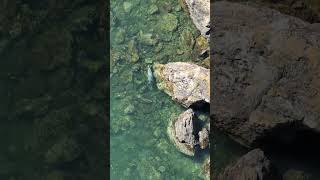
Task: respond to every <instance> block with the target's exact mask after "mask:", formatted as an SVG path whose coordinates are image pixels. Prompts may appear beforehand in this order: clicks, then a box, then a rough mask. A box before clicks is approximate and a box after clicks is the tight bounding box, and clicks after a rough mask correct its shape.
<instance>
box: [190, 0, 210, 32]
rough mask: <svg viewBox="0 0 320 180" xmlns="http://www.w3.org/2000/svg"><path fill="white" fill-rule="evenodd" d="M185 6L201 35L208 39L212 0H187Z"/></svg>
mask: <svg viewBox="0 0 320 180" xmlns="http://www.w3.org/2000/svg"><path fill="white" fill-rule="evenodd" d="M185 4H186V5H187V7H188V10H189V14H190V17H191V19H192V21H193V23H194V24H195V26H196V27H197V29H198V30H199V31H200V32H201V35H202V36H204V37H206V38H208V37H209V35H210V34H209V31H210V0H197V1H195V0H185Z"/></svg>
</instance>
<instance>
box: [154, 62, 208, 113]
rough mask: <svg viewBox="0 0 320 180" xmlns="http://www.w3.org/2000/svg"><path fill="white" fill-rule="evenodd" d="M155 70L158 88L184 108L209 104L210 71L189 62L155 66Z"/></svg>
mask: <svg viewBox="0 0 320 180" xmlns="http://www.w3.org/2000/svg"><path fill="white" fill-rule="evenodd" d="M153 69H154V75H155V78H156V80H157V86H158V88H159V89H161V90H164V91H165V92H166V93H167V94H168V95H170V96H171V97H172V99H173V100H174V101H177V102H178V103H180V104H181V105H182V106H184V107H187V108H188V107H190V106H191V105H192V104H195V103H199V102H205V103H209V99H210V94H209V93H210V80H209V74H210V70H209V69H206V68H203V67H200V66H198V65H196V64H192V63H187V62H174V63H168V64H155V65H154V66H153Z"/></svg>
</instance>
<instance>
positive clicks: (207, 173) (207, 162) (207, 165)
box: [202, 156, 214, 179]
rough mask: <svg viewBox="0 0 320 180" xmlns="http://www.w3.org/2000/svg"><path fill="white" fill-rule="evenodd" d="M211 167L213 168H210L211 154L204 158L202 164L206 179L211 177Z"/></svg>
mask: <svg viewBox="0 0 320 180" xmlns="http://www.w3.org/2000/svg"><path fill="white" fill-rule="evenodd" d="M210 169H211V168H210V156H209V157H207V158H206V159H205V160H204V163H203V165H202V170H203V174H204V176H205V179H210ZM212 178H214V177H212ZM212 178H211V179H212Z"/></svg>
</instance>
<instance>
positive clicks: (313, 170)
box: [256, 123, 320, 176]
mask: <svg viewBox="0 0 320 180" xmlns="http://www.w3.org/2000/svg"><path fill="white" fill-rule="evenodd" d="M319 140H320V133H319V132H316V131H314V130H312V129H310V128H308V127H306V126H305V125H303V124H302V123H292V124H289V125H283V126H280V127H277V128H276V129H273V131H272V132H270V133H269V135H267V136H266V137H264V138H262V139H260V140H259V143H258V144H256V146H258V147H261V148H262V149H263V150H264V151H265V153H266V154H267V156H268V157H269V158H270V159H271V160H272V161H273V162H275V164H276V166H277V167H278V169H279V170H280V171H281V172H284V171H286V170H288V169H302V170H304V171H306V172H307V173H308V172H309V173H310V174H313V175H316V176H319V175H320V173H318V170H317V169H318V167H319V161H320V154H319V152H320V144H319V142H320V141H319Z"/></svg>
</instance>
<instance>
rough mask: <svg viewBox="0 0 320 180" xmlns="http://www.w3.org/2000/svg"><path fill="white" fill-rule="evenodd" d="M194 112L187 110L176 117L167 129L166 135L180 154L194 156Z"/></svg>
mask: <svg viewBox="0 0 320 180" xmlns="http://www.w3.org/2000/svg"><path fill="white" fill-rule="evenodd" d="M194 120H195V116H194V112H193V110H192V109H188V110H187V111H185V112H183V113H182V114H180V115H179V116H178V118H177V119H175V120H174V121H171V123H170V125H169V127H168V135H169V137H170V139H171V140H172V141H173V142H174V144H175V145H176V147H177V148H178V149H179V151H181V152H182V153H184V154H186V155H189V156H194V153H195V150H194V146H195V145H196V140H195V136H194Z"/></svg>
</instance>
